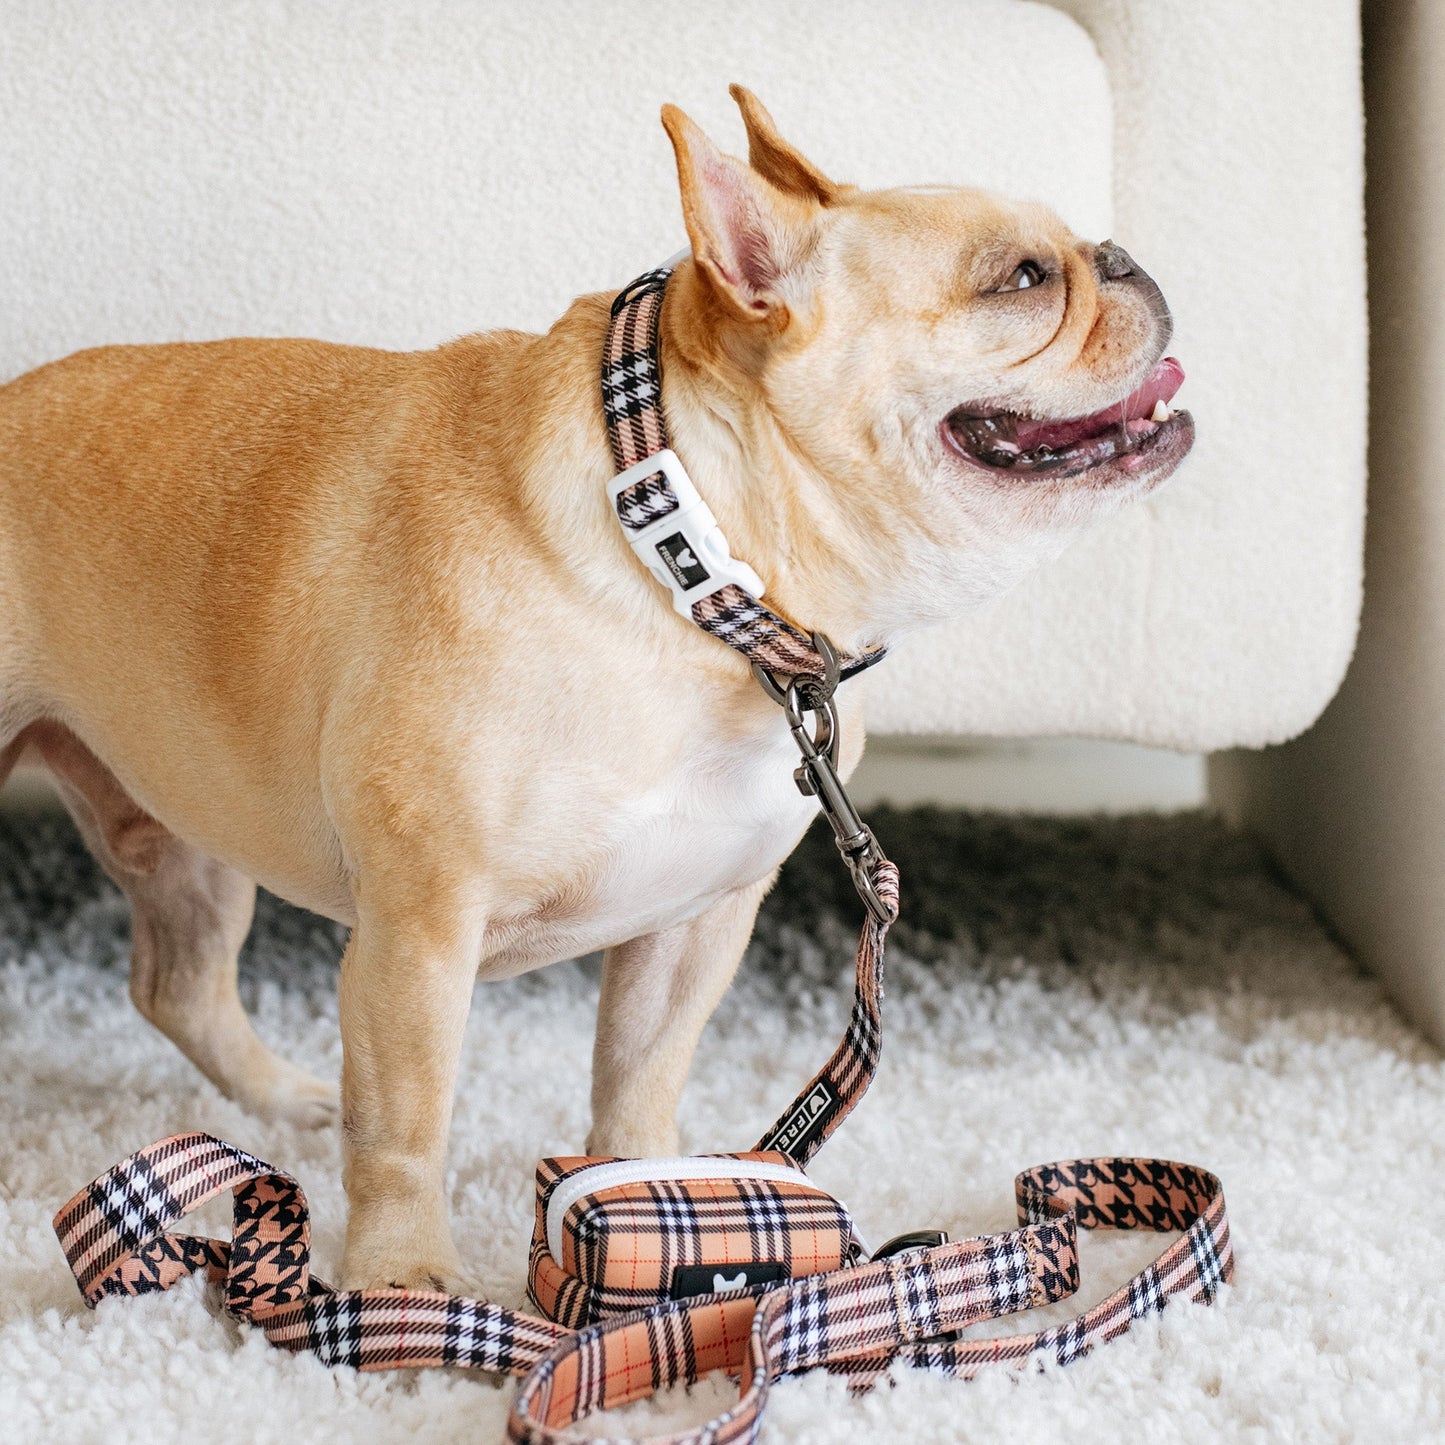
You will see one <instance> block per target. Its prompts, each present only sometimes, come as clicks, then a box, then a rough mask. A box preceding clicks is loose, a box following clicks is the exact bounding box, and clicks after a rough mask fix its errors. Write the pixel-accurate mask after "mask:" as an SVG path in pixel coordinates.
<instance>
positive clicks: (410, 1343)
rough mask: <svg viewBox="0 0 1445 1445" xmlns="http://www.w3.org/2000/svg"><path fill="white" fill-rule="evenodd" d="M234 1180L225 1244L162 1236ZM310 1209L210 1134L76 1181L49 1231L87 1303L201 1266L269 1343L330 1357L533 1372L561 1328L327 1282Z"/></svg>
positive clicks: (485, 1308)
mask: <svg viewBox="0 0 1445 1445" xmlns="http://www.w3.org/2000/svg"><path fill="white" fill-rule="evenodd" d="M227 1189H229V1190H231V1191H232V1196H233V1198H232V1223H231V1238H230V1240H229V1241H226V1240H219V1239H199V1238H196V1237H194V1236H188V1235H172V1234H168V1233H166V1231H167V1229H168V1228H169V1227H170V1226H171V1225H172V1224H175V1223H176V1222H178V1221H179V1220H180V1219H181V1218H183V1217H184V1216H185V1215H187V1214H189V1213H190V1212H191V1211H192V1210H194V1209H197V1208H199V1207H200V1206H201V1205H202V1204H204V1203H205V1202H206V1201H207V1200H208V1199H213V1198H215V1196H216V1195H218V1194H220V1193H222V1192H223V1191H225V1190H227ZM309 1218H310V1216H309V1212H308V1210H307V1207H306V1196H305V1194H304V1193H303V1192H302V1189H301V1186H300V1185H299V1184H298V1183H297V1182H296V1181H295V1180H294V1179H293V1178H292V1177H291V1176H290V1175H289V1174H286V1173H283V1172H282V1171H281V1170H279V1169H273V1168H272V1167H271V1166H270V1165H269V1164H266V1163H263V1162H262V1161H261V1160H259V1159H257V1158H256V1157H255V1155H253V1154H248V1153H247V1152H246V1151H245V1150H244V1149H237V1148H236V1147H235V1146H234V1145H232V1144H227V1143H225V1142H223V1141H222V1140H220V1139H216V1138H214V1137H212V1136H211V1135H209V1134H199V1133H196V1134H178V1135H176V1136H175V1137H174V1138H171V1139H162V1140H161V1141H160V1142H159V1143H156V1144H152V1145H150V1147H149V1148H146V1149H141V1150H139V1151H138V1152H136V1153H135V1154H132V1155H131V1156H130V1157H129V1158H127V1159H123V1160H122V1161H121V1162H120V1163H119V1164H117V1165H116V1166H115V1167H114V1168H113V1169H108V1170H107V1171H106V1172H105V1173H104V1174H102V1175H101V1176H100V1177H99V1178H98V1179H96V1180H95V1181H94V1183H92V1184H90V1185H87V1187H86V1188H84V1189H82V1190H81V1191H80V1193H79V1194H77V1195H76V1196H75V1198H74V1199H72V1200H71V1201H70V1202H69V1203H68V1204H66V1205H65V1206H64V1207H63V1208H62V1209H61V1210H60V1212H59V1213H58V1214H57V1215H56V1216H55V1233H56V1236H57V1237H58V1238H59V1240H60V1245H61V1248H62V1249H63V1250H64V1251H65V1257H66V1260H67V1261H68V1262H69V1264H70V1268H71V1271H72V1273H74V1275H75V1280H76V1283H77V1284H78V1285H79V1286H80V1292H81V1295H82V1296H83V1297H84V1299H85V1302H86V1303H87V1304H88V1305H91V1306H94V1305H96V1304H98V1303H99V1301H100V1300H101V1299H103V1298H104V1297H105V1296H107V1295H115V1294H125V1295H136V1294H148V1293H150V1292H152V1291H154V1290H164V1289H169V1288H170V1287H171V1286H172V1285H173V1284H175V1283H177V1282H178V1281H179V1280H181V1279H183V1278H185V1277H186V1276H187V1275H190V1274H196V1273H201V1272H204V1273H206V1274H207V1275H208V1276H209V1277H210V1278H211V1279H213V1280H216V1281H218V1282H221V1283H223V1284H224V1286H225V1302H226V1308H227V1310H229V1311H230V1312H231V1313H232V1314H234V1315H236V1316H238V1317H239V1318H241V1319H245V1320H249V1321H250V1322H251V1323H253V1324H256V1325H259V1326H260V1327H261V1329H262V1330H264V1331H265V1334H266V1338H267V1339H268V1340H270V1341H271V1343H272V1344H274V1345H279V1346H281V1347H283V1348H285V1349H289V1350H314V1351H315V1352H316V1354H317V1355H318V1356H320V1358H321V1359H322V1360H324V1361H325V1362H326V1363H327V1364H328V1365H350V1366H352V1367H353V1368H354V1369H358V1370H389V1369H394V1368H396V1367H398V1366H403V1365H408V1366H426V1365H461V1366H467V1367H470V1368H472V1369H479V1370H488V1371H492V1372H495V1373H500V1374H513V1375H515V1374H525V1373H526V1372H527V1371H528V1370H530V1369H531V1368H532V1366H533V1365H535V1364H536V1362H537V1361H538V1360H539V1359H541V1358H542V1357H543V1356H544V1355H545V1354H546V1353H547V1351H548V1350H549V1349H551V1348H552V1347H553V1346H554V1345H555V1344H556V1343H557V1341H558V1339H560V1338H561V1337H562V1336H563V1335H564V1334H565V1333H566V1331H564V1330H563V1329H562V1327H561V1326H560V1325H556V1324H553V1323H552V1322H551V1321H550V1320H542V1319H536V1318H533V1317H532V1316H530V1315H524V1314H521V1313H519V1312H517V1311H514V1310H506V1309H502V1308H500V1307H499V1306H497V1305H494V1304H488V1303H487V1302H486V1301H485V1300H475V1299H467V1298H464V1297H462V1296H459V1295H444V1294H436V1293H430V1292H423V1291H419V1290H358V1291H337V1290H332V1289H330V1288H329V1287H328V1286H327V1285H326V1284H324V1283H323V1282H322V1281H320V1280H318V1279H316V1278H315V1277H314V1276H313V1275H312V1274H311V1272H310V1225H309Z"/></svg>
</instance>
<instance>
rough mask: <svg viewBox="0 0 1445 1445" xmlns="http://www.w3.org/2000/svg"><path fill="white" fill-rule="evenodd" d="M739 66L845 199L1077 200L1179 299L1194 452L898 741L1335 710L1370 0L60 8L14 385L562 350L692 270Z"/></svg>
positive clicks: (255, 0)
mask: <svg viewBox="0 0 1445 1445" xmlns="http://www.w3.org/2000/svg"><path fill="white" fill-rule="evenodd" d="M729 80H741V81H743V82H745V83H746V84H748V85H750V86H751V87H752V88H753V89H755V90H756V91H757V92H758V93H759V94H760V95H761V96H762V97H763V99H764V100H765V101H766V102H767V104H768V105H769V106H770V107H771V108H772V110H773V112H774V114H775V116H776V117H777V119H778V120H779V122H780V124H781V125H782V127H783V128H784V130H785V132H786V133H788V134H790V135H791V136H792V137H794V138H795V139H796V140H797V141H798V142H799V143H800V144H801V145H802V146H803V147H804V148H805V149H806V150H807V151H808V152H809V153H810V154H812V155H813V156H814V157H815V158H816V159H817V160H818V161H819V162H820V163H821V164H822V165H823V166H824V167H825V168H826V169H828V170H829V171H832V172H835V173H836V174H837V175H838V176H840V177H842V178H846V179H851V180H857V181H860V182H863V183H872V184H886V183H896V182H904V181H951V182H968V183H976V184H982V185H986V186H992V187H995V188H999V189H1003V190H1007V191H1010V192H1013V193H1015V194H1022V195H1031V196H1037V197H1042V198H1045V199H1048V200H1050V201H1052V202H1053V203H1054V204H1056V205H1057V206H1058V208H1059V209H1060V210H1061V211H1062V212H1063V213H1064V215H1065V216H1066V218H1067V219H1068V220H1069V221H1070V222H1072V223H1073V224H1074V225H1075V226H1076V227H1077V228H1078V229H1080V230H1082V231H1083V232H1085V233H1088V234H1091V235H1093V236H1096V237H1102V236H1103V235H1105V234H1112V235H1114V236H1115V237H1116V239H1118V240H1119V241H1120V242H1121V243H1123V244H1124V245H1126V246H1128V247H1129V248H1130V249H1131V250H1132V251H1133V252H1134V254H1135V255H1136V256H1137V257H1138V258H1139V259H1140V260H1141V262H1142V263H1143V264H1144V265H1145V266H1146V267H1147V268H1148V269H1149V270H1151V271H1152V272H1153V273H1154V274H1155V275H1156V276H1157V277H1158V279H1159V280H1160V282H1161V283H1162V285H1163V287H1164V290H1165V292H1166V294H1167V295H1168V297H1169V299H1170V301H1171V303H1172V305H1173V307H1174V311H1175V315H1176V318H1177V323H1178V332H1177V340H1176V342H1175V348H1174V349H1175V350H1176V351H1177V353H1178V354H1179V355H1180V357H1181V358H1182V359H1183V361H1184V364H1185V367H1186V370H1187V372H1188V374H1189V380H1188V381H1187V382H1186V386H1185V391H1184V393H1183V397H1182V400H1184V401H1185V402H1186V403H1187V404H1188V405H1189V406H1190V407H1191V408H1192V409H1193V411H1194V413H1195V415H1196V418H1197V422H1198V434H1199V440H1198V443H1197V446H1196V449H1195V454H1194V456H1193V457H1192V459H1191V460H1190V462H1189V463H1188V466H1187V467H1186V469H1185V470H1184V471H1182V472H1181V474H1180V475H1179V476H1178V478H1177V479H1176V481H1175V482H1174V484H1173V485H1172V486H1171V487H1170V488H1169V489H1168V490H1167V491H1166V492H1165V493H1164V494H1163V495H1161V496H1159V497H1158V498H1157V499H1155V500H1153V501H1151V502H1149V503H1148V504H1146V505H1145V506H1143V507H1140V508H1138V509H1136V510H1135V511H1133V512H1132V513H1130V514H1128V515H1126V516H1123V517H1121V518H1119V519H1118V520H1116V521H1114V522H1113V523H1111V524H1109V525H1108V526H1106V527H1104V528H1102V529H1101V530H1099V531H1098V532H1097V533H1095V534H1094V535H1092V536H1090V537H1088V538H1087V539H1086V540H1084V541H1083V542H1082V543H1081V544H1080V545H1079V546H1077V547H1076V548H1075V550H1074V551H1073V552H1072V553H1071V554H1070V555H1069V556H1067V557H1066V558H1065V559H1064V560H1063V561H1062V562H1060V563H1059V564H1057V565H1055V566H1054V567H1052V568H1051V569H1050V570H1049V571H1048V572H1046V573H1044V574H1041V575H1040V576H1039V577H1038V578H1037V579H1035V580H1034V581H1031V582H1029V583H1028V584H1026V585H1025V586H1024V587H1023V588H1021V589H1020V590H1019V591H1018V592H1017V593H1015V594H1014V595H1012V596H1010V597H1008V598H1007V599H1005V600H1004V601H1003V602H1001V603H1000V604H998V605H997V606H995V607H993V608H991V609H989V610H988V611H987V612H985V613H980V614H978V615H976V616H972V617H968V618H964V619H961V620H960V621H959V622H958V623H957V624H955V625H954V626H952V627H949V628H946V629H943V630H940V631H937V632H934V633H931V634H928V635H926V636H920V637H918V638H917V639H915V640H914V641H913V642H912V643H911V644H909V645H907V646H905V647H903V648H900V649H899V651H898V655H897V656H896V657H895V658H894V659H893V660H892V661H891V662H890V664H889V666H888V667H887V668H886V669H881V670H880V671H879V672H878V674H877V675H876V676H875V677H874V678H870V679H869V680H868V687H869V689H870V693H871V696H870V713H871V722H872V726H873V728H874V729H875V730H878V731H883V732H929V733H945V734H973V735H979V734H984V735H987V734H1003V735H1040V734H1076V735H1095V736H1103V737H1114V738H1125V739H1135V740H1138V741H1141V742H1152V743H1162V744H1166V745H1169V746H1173V747H1178V748H1184V749H1190V750H1208V749H1215V748H1220V747H1224V746H1227V745H1230V744H1241V743H1243V744H1258V743H1262V742H1266V741H1271V740H1275V739H1279V738H1284V737H1287V736H1289V735H1291V734H1293V733H1296V732H1298V731H1300V730H1301V729H1302V728H1304V727H1305V726H1306V725H1307V724H1308V723H1309V722H1310V721H1311V720H1312V719H1313V718H1314V717H1315V715H1316V714H1317V713H1318V712H1319V711H1320V709H1321V708H1322V707H1323V706H1324V704H1325V702H1326V701H1327V700H1328V698H1329V697H1330V695H1331V693H1332V692H1333V691H1334V689H1335V687H1336V685H1337V683H1338V681H1339V679H1340V676H1341V674H1342V672H1343V670H1344V666H1345V663H1346V661H1347V659H1348V657H1349V654H1350V647H1351V643H1352V641H1353V637H1354V630H1355V622H1356V615H1357V611H1358V606H1359V587H1360V536H1361V519H1362V515H1363V487H1364V386H1365V357H1364V283H1363V269H1362V268H1363V253H1362V231H1361V197H1360V186H1361V170H1360V165H1361V160H1360V146H1361V119H1360V98H1359V76H1358V38H1357V16H1356V10H1355V6H1354V5H1353V4H1350V3H1348V0H1281V3H1278V4H1273V5H1259V4H1256V3H1251V0H1205V3H1197V0H1067V3H1064V4H1061V5H1060V6H1058V7H1054V6H1048V5H1041V4H1025V3H1017V0H894V3H891V4H887V5H879V4H877V3H873V0H812V3H795V4H789V5H778V4H774V3H764V0H729V3H726V4H722V3H718V4H681V3H670V4H669V3H663V0H632V3H626V4H623V3H617V0H588V3H582V0H572V3H565V0H564V3H549V4H547V5H518V4H503V3H500V0H498V3H466V0H455V3H443V0H348V3H339V0H331V3H315V4H308V5H287V4H282V3H275V0H236V3H232V4H228V5H225V6H202V5H196V4H194V3H191V0H127V3H126V4H124V5H103V4H75V3H68V0H32V3H28V4H26V5H24V6H14V7H11V8H10V9H9V11H8V12H7V15H6V19H5V35H4V40H3V43H0V114H3V117H4V124H3V125H0V193H3V204H0V377H4V376H10V375H14V374H16V373H18V372H20V371H22V370H25V369H27V368H29V367H31V366H33V365H35V364H36V363H38V362H41V361H44V360H46V359H48V358H51V357H55V356H59V355H62V354H64V353H65V352H68V351H71V350H74V349H75V348H77V347H80V346H86V345H91V344H94V343H97V342H109V341H150V340H163V339H174V338H181V337H186V338H200V337H210V336H220V335H226V334H234V333H252V334H256V333H261V334H268V333H269V334H276V333H290V334H294V333H298V332H299V333H306V334H313V335H318V336H323V337H328V338H333V339H338V340H349V341H361V342H371V343H378V344H381V345H386V346H408V347H410V346H428V345H432V344H434V343H436V342H438V341H440V340H442V339H445V338H447V337H450V336H453V335H455V334H457V333H459V332H463V331H468V330H477V329H481V328H485V327H491V326H500V325H511V326H524V327H543V326H545V325H547V323H548V322H549V321H550V320H551V319H552V318H553V317H555V316H556V315H557V314H558V312H559V311H560V310H561V309H562V307H563V306H565V304H566V303H567V301H568V300H569V299H570V298H571V297H572V296H573V295H575V294H577V293H579V292H582V291H586V290H595V289H601V288H603V287H609V286H612V287H615V286H619V285H621V284H623V283H624V282H625V281H626V280H628V279H629V278H630V277H631V276H632V275H634V274H635V273H637V272H638V271H639V270H641V269H643V268H644V267H645V266H646V265H647V264H648V263H650V262H652V261H654V260H656V259H660V258H661V257H664V256H666V255H668V254H670V253H671V252H672V251H674V250H675V249H676V248H677V246H678V244H679V242H680V240H681V238H682V230H681V224H680V220H679V216H678V206H677V200H676V194H675V182H674V179H673V171H672V158H671V154H670V151H669V148H668V146H667V143H666V139H665V137H664V135H663V133H662V130H661V127H660V126H659V124H658V120H657V111H658V107H659V105H660V104H661V103H662V102H663V101H664V100H674V101H677V102H679V103H680V104H682V105H683V106H684V107H685V108H687V109H689V110H691V111H692V112H693V113H694V114H695V115H696V116H697V118H698V119H699V120H701V121H702V122H703V123H704V124H705V125H706V126H708V127H709V128H710V129H711V130H712V131H713V132H714V134H715V135H716V136H717V137H718V138H719V139H720V140H721V141H722V142H723V143H725V144H730V145H731V146H733V147H734V148H740V147H741V145H742V138H741V127H740V124H739V122H738V120H737V117H736V115H735V114H734V113H733V111H732V107H731V103H730V102H729V100H728V98H727V93H726V85H727V82H728V81H729Z"/></svg>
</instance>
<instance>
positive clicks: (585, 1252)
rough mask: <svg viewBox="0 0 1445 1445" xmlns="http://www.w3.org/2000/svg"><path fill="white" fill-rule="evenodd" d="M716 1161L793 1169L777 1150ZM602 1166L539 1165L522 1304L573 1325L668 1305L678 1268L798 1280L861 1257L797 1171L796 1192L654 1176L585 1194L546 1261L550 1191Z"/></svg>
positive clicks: (849, 1227)
mask: <svg viewBox="0 0 1445 1445" xmlns="http://www.w3.org/2000/svg"><path fill="white" fill-rule="evenodd" d="M716 1157H717V1158H719V1159H740V1160H744V1161H749V1162H755V1163H765V1164H782V1165H788V1164H792V1163H793V1161H792V1160H790V1159H789V1158H788V1156H787V1155H785V1154H779V1153H766V1154H762V1153H748V1154H724V1155H718V1156H716ZM609 1162H611V1161H609V1160H599V1159H544V1160H543V1161H542V1163H541V1164H540V1165H539V1166H538V1171H537V1222H536V1226H535V1229H534V1231H533V1235H532V1254H531V1265H530V1270H529V1277H530V1278H529V1283H530V1289H531V1294H532V1299H533V1301H534V1302H535V1303H536V1305H537V1307H538V1308H539V1309H540V1310H541V1311H542V1312H543V1313H544V1314H545V1315H547V1316H548V1317H549V1318H550V1319H555V1320H557V1321H559V1322H560V1323H562V1324H565V1325H570V1326H571V1327H572V1328H573V1329H581V1328H582V1327H583V1326H585V1325H590V1324H593V1323H595V1322H596V1321H597V1320H600V1319H605V1318H607V1317H609V1316H612V1315H618V1314H627V1313H629V1312H631V1311H635V1310H639V1309H646V1308H648V1307H650V1306H652V1305H654V1304H656V1303H657V1302H658V1301H659V1300H664V1299H666V1298H667V1297H668V1295H669V1293H670V1292H671V1289H672V1286H673V1280H674V1275H675V1272H676V1271H677V1270H678V1269H679V1268H687V1267H689V1266H697V1265H717V1266H718V1267H719V1268H723V1267H725V1266H732V1267H733V1268H736V1267H737V1266H739V1265H743V1264H760V1263H776V1264H781V1265H782V1266H783V1268H784V1271H785V1273H786V1275H787V1276H788V1277H789V1278H793V1279H796V1278H799V1277H801V1276H803V1275H809V1274H818V1273H820V1272H822V1271H826V1270H835V1269H841V1268H843V1267H845V1266H847V1265H852V1264H855V1263H857V1261H858V1260H859V1259H861V1258H862V1257H863V1253H864V1251H863V1244H862V1241H861V1240H860V1239H859V1238H858V1236H857V1233H856V1231H855V1230H854V1228H853V1221H852V1219H851V1218H850V1217H849V1214H848V1211H847V1210H846V1209H845V1208H844V1207H843V1206H842V1205H841V1204H839V1203H838V1201H837V1200H836V1199H834V1198H832V1197H831V1196H830V1195H827V1194H824V1193H822V1192H821V1191H819V1190H818V1189H817V1188H816V1187H815V1186H813V1185H812V1184H811V1183H810V1182H808V1180H807V1176H806V1175H805V1174H803V1172H802V1170H801V1169H799V1171H798V1178H799V1181H800V1182H799V1185H798V1186H797V1187H793V1186H790V1185H788V1184H785V1183H780V1182H775V1181H772V1180H764V1179H728V1178H721V1177H720V1178H716V1179H686V1180H682V1179H672V1180H664V1179H657V1180H648V1181H644V1182H642V1183H638V1184H623V1185H617V1186H614V1187H613V1188H610V1189H605V1190H602V1191H601V1192H600V1193H596V1194H588V1195H584V1196H583V1197H582V1198H581V1199H579V1200H578V1201H577V1202H576V1203H575V1204H574V1205H573V1206H572V1207H571V1208H570V1209H569V1210H568V1211H567V1216H566V1218H565V1220H564V1221H563V1225H562V1241H563V1243H562V1258H561V1259H560V1260H554V1259H553V1258H552V1256H551V1254H550V1252H549V1251H548V1248H547V1232H546V1219H547V1209H548V1205H549V1204H550V1203H551V1199H552V1195H553V1193H554V1191H555V1190H556V1187H557V1186H558V1185H559V1184H560V1183H561V1182H562V1181H563V1180H564V1179H567V1178H568V1177H570V1176H571V1175H572V1174H575V1173H576V1172H577V1171H578V1170H579V1169H585V1168H589V1167H591V1166H593V1165H595V1164H600V1163H609Z"/></svg>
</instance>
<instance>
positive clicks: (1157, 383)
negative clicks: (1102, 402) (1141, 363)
mask: <svg viewBox="0 0 1445 1445" xmlns="http://www.w3.org/2000/svg"><path fill="white" fill-rule="evenodd" d="M1183 385H1184V368H1183V367H1182V366H1180V364H1179V358H1178V357H1177V356H1166V357H1165V358H1164V359H1163V360H1162V361H1161V362H1160V363H1159V364H1158V366H1156V367H1155V368H1154V370H1153V371H1151V372H1150V373H1149V375H1148V376H1146V377H1145V378H1144V384H1143V385H1142V386H1141V387H1140V388H1139V389H1138V390H1137V391H1131V392H1130V393H1129V395H1128V396H1126V397H1125V398H1124V400H1123V401H1122V402H1120V403H1119V405H1120V406H1122V407H1123V408H1124V419H1125V420H1126V421H1133V419H1134V418H1135V417H1139V416H1148V415H1149V414H1150V413H1151V412H1152V411H1153V410H1154V408H1155V407H1156V406H1158V405H1159V403H1160V402H1161V401H1162V402H1163V403H1164V404H1165V405H1166V406H1168V404H1169V403H1170V402H1171V401H1173V400H1174V393H1175V392H1176V391H1178V390H1179V388H1180V387H1181V386H1183ZM1105 410H1106V411H1110V412H1112V411H1113V410H1114V408H1113V407H1106V408H1105ZM1101 414H1102V413H1101Z"/></svg>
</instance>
